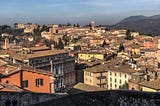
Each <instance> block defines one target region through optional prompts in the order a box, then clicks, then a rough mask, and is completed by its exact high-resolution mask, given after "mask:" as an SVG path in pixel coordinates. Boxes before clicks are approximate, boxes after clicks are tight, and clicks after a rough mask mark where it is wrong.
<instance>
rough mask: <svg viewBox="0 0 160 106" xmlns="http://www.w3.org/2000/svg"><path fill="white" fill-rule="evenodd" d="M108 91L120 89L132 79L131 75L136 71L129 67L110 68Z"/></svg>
mask: <svg viewBox="0 0 160 106" xmlns="http://www.w3.org/2000/svg"><path fill="white" fill-rule="evenodd" d="M107 71H108V89H119V88H121V87H122V86H123V85H124V84H126V83H128V80H129V79H131V73H133V72H135V70H134V69H132V68H131V67H129V66H127V65H124V66H122V65H120V64H117V65H114V66H108V68H107Z"/></svg>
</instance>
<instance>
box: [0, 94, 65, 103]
mask: <svg viewBox="0 0 160 106" xmlns="http://www.w3.org/2000/svg"><path fill="white" fill-rule="evenodd" d="M65 95H66V94H65ZM65 95H58V94H41V93H26V92H22V93H17V92H0V106H30V105H33V104H38V103H41V102H45V101H49V100H53V99H57V98H60V97H62V96H65Z"/></svg>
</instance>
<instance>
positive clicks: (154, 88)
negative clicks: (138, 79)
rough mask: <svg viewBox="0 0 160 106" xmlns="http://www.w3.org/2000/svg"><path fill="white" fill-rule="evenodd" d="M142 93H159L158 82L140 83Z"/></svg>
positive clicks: (159, 82) (159, 86) (159, 85)
mask: <svg viewBox="0 0 160 106" xmlns="http://www.w3.org/2000/svg"><path fill="white" fill-rule="evenodd" d="M140 87H141V90H142V91H146V92H160V80H154V81H145V82H142V83H140Z"/></svg>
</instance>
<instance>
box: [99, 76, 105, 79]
mask: <svg viewBox="0 0 160 106" xmlns="http://www.w3.org/2000/svg"><path fill="white" fill-rule="evenodd" d="M97 79H98V80H100V79H106V76H98V77H97Z"/></svg>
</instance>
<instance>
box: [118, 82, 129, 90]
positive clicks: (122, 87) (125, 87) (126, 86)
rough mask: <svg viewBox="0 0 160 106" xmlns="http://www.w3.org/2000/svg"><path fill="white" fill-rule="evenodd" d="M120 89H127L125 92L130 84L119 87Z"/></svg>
mask: <svg viewBox="0 0 160 106" xmlns="http://www.w3.org/2000/svg"><path fill="white" fill-rule="evenodd" d="M119 89H125V90H127V89H129V87H128V83H127V82H125V83H124V84H123V85H122V86H120V87H119Z"/></svg>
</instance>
